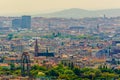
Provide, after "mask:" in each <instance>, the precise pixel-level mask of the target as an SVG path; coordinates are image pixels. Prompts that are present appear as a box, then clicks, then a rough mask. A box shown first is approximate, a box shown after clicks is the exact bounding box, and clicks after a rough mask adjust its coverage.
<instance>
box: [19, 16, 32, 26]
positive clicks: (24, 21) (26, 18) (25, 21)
mask: <svg viewBox="0 0 120 80" xmlns="http://www.w3.org/2000/svg"><path fill="white" fill-rule="evenodd" d="M21 22H22V23H21V27H22V28H31V16H22V20H21Z"/></svg>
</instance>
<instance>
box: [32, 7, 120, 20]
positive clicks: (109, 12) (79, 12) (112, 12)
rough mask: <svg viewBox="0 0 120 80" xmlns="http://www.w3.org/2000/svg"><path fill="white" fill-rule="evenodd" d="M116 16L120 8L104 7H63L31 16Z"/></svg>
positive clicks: (119, 13)
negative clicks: (98, 8) (59, 9)
mask: <svg viewBox="0 0 120 80" xmlns="http://www.w3.org/2000/svg"><path fill="white" fill-rule="evenodd" d="M104 15H105V16H106V17H118V16H120V9H105V10H84V9H79V8H71V9H65V10H62V11H57V12H52V13H46V14H35V15H33V16H40V17H47V18H51V17H57V18H85V17H104Z"/></svg>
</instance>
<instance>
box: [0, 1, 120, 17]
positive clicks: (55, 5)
mask: <svg viewBox="0 0 120 80" xmlns="http://www.w3.org/2000/svg"><path fill="white" fill-rule="evenodd" d="M69 8H80V9H86V10H100V9H114V8H120V1H119V0H116V1H113V0H99V1H98V0H90V1H89V0H84V1H83V0H70V1H68V0H50V1H49V0H44V1H43V0H10V1H8V0H1V1H0V10H1V12H0V15H3V14H4V15H6V14H17V13H19V14H22V13H34V12H39V13H49V12H54V11H59V10H63V9H69Z"/></svg>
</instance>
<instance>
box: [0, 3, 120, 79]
mask: <svg viewBox="0 0 120 80" xmlns="http://www.w3.org/2000/svg"><path fill="white" fill-rule="evenodd" d="M56 4H57V2H56ZM71 4H72V3H71ZM91 4H92V3H91ZM36 5H37V4H36ZM63 6H64V5H63ZM56 7H57V6H56ZM72 7H73V6H72ZM93 7H94V6H93ZM16 8H17V6H16ZM31 8H32V7H31ZM66 8H67V7H65V9H64V10H62V11H58V12H57V11H56V12H54V13H45V14H44V15H43V14H42V15H41V16H40V15H37V14H36V15H37V16H36V15H31V14H27V15H26V14H24V15H20V16H16V15H13V16H5V15H3V16H1V14H0V80H120V14H119V11H120V9H116V8H115V9H110V10H104V9H103V8H101V9H103V10H100V11H97V9H98V7H97V6H96V7H95V9H96V10H95V11H90V10H89V11H87V10H84V9H80V8H79V7H77V8H69V9H67V10H66ZM86 8H87V7H86ZM105 8H106V7H105ZM111 8H112V7H111ZM119 8H120V7H119ZM16 11H17V10H16ZM113 11H115V12H113ZM68 13H69V14H68ZM93 13H94V14H93ZM108 13H109V14H108Z"/></svg>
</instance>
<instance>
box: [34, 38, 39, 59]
mask: <svg viewBox="0 0 120 80" xmlns="http://www.w3.org/2000/svg"><path fill="white" fill-rule="evenodd" d="M34 50H35V53H34V56H35V57H37V56H38V55H37V54H38V41H37V39H36V40H35V49H34Z"/></svg>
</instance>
